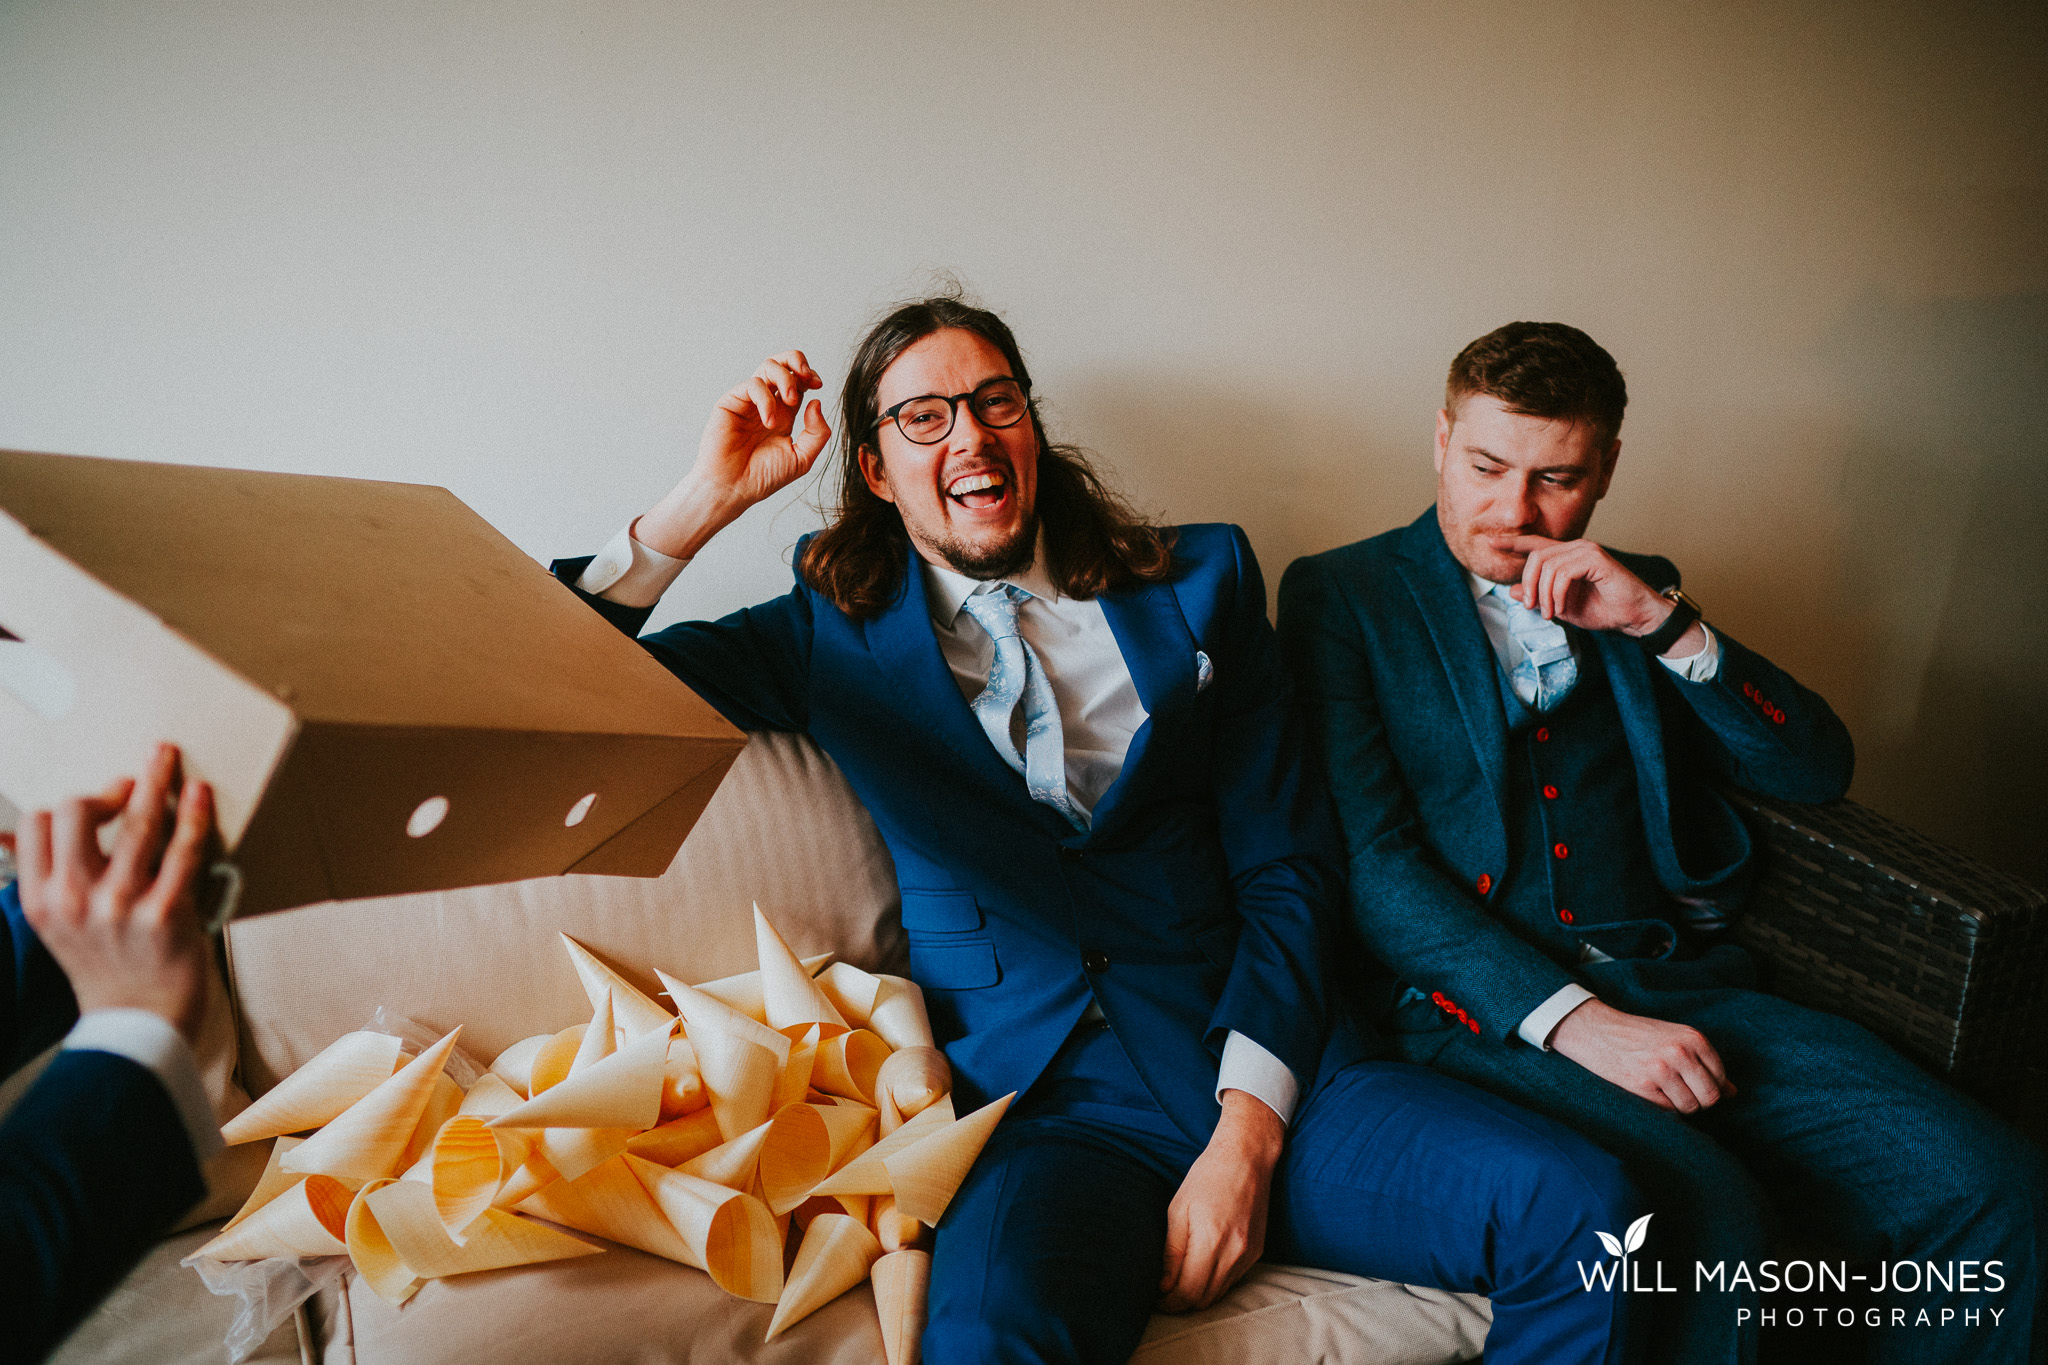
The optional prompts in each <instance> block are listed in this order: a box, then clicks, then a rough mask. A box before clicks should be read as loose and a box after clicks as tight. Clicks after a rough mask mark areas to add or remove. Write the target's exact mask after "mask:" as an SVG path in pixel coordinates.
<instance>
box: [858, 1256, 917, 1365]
mask: <svg viewBox="0 0 2048 1365" xmlns="http://www.w3.org/2000/svg"><path fill="white" fill-rule="evenodd" d="M868 1278H869V1279H870V1280H871V1281H873V1283H874V1287H875V1311H876V1313H878V1314H879V1315H880V1316H881V1319H882V1353H883V1354H884V1355H885V1356H887V1357H888V1361H889V1365H918V1360H919V1359H920V1358H921V1356H922V1345H923V1339H924V1325H925V1318H926V1315H927V1313H928V1311H929V1309H930V1307H931V1290H932V1256H931V1253H930V1252H928V1251H892V1252H890V1253H888V1254H887V1255H885V1256H883V1257H882V1258H881V1259H880V1260H877V1261H876V1262H875V1265H874V1269H872V1270H870V1271H869V1272H868Z"/></svg>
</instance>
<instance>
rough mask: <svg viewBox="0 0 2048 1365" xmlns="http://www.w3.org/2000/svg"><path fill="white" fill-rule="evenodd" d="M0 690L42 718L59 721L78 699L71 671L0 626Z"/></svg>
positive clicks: (67, 713) (75, 682) (69, 711)
mask: <svg viewBox="0 0 2048 1365" xmlns="http://www.w3.org/2000/svg"><path fill="white" fill-rule="evenodd" d="M0 689H4V690H5V691H6V692H7V693H8V694H9V695H10V696H12V697H13V698H14V699H15V700H16V701H19V702H20V703H21V704H22V705H23V706H26V707H27V708H28V709H29V710H31V711H33V712H35V713H36V714H37V715H39V716H41V717H42V718H43V719H44V720H62V719H63V718H64V717H65V716H67V715H69V714H70V713H71V707H72V705H73V704H74V703H75V702H76V701H77V700H78V680H77V679H76V678H74V677H72V676H71V670H70V669H68V668H66V667H65V666H64V665H63V664H61V663H59V662H58V661H57V660H56V659H54V658H52V657H50V656H49V655H48V654H45V653H43V651H41V650H40V649H37V648H36V647H35V646H34V645H32V644H30V643H29V642H28V641H26V640H24V639H22V638H21V637H20V636H19V635H16V634H15V633H14V632H13V631H11V630H9V629H7V628H6V627H5V626H0Z"/></svg>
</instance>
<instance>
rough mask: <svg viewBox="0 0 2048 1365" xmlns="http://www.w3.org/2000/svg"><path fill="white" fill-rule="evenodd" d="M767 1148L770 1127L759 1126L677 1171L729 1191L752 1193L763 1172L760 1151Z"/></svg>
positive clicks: (765, 1125) (692, 1159)
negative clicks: (761, 1171) (747, 1191)
mask: <svg viewBox="0 0 2048 1365" xmlns="http://www.w3.org/2000/svg"><path fill="white" fill-rule="evenodd" d="M767 1145H768V1125H767V1124H766V1123H762V1124H760V1125H759V1126H758V1127H755V1128H751V1129H749V1130H748V1131H746V1132H744V1133H741V1134H740V1135H739V1136H738V1137H736V1138H734V1139H732V1141H730V1142H722V1143H720V1144H719V1145H718V1146H716V1147H713V1148H712V1149H711V1150H710V1151H708V1152H706V1153H704V1154H703V1155H702V1156H696V1157H692V1158H690V1159H689V1160H688V1161H685V1162H684V1163H682V1165H680V1166H679V1167H677V1168H676V1169H678V1170H680V1171H682V1172H684V1173H685V1174H687V1175H694V1176H697V1177H699V1178H701V1179H704V1180H709V1181H711V1182H712V1183H713V1184H717V1185H723V1186H725V1187H726V1188H727V1189H733V1190H745V1189H751V1188H752V1187H753V1185H754V1181H755V1179H756V1178H757V1177H758V1176H759V1174H760V1170H761V1151H762V1149H763V1148H764V1147H766V1146H767Z"/></svg>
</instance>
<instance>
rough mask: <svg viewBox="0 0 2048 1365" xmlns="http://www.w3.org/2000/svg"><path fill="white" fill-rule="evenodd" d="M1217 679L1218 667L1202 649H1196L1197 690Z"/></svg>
mask: <svg viewBox="0 0 2048 1365" xmlns="http://www.w3.org/2000/svg"><path fill="white" fill-rule="evenodd" d="M1215 680H1216V668H1215V666H1214V665H1213V664H1211V663H1210V662H1209V656H1208V655H1207V654H1204V653H1203V652H1202V651H1201V650H1199V649H1198V650H1196V651H1195V691H1197V692H1199V691H1201V690H1202V689H1203V688H1205V687H1207V686H1208V685H1209V684H1210V683H1212V682H1214V681H1215Z"/></svg>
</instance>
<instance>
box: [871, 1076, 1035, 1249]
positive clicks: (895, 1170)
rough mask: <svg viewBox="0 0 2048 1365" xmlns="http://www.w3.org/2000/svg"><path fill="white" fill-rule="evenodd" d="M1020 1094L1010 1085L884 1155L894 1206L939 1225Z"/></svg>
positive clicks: (919, 1219) (919, 1218) (921, 1219)
mask: <svg viewBox="0 0 2048 1365" xmlns="http://www.w3.org/2000/svg"><path fill="white" fill-rule="evenodd" d="M1016 1098H1017V1095H1016V1092H1015V1091H1012V1092H1010V1093H1009V1094H1007V1095H1005V1096H1003V1097H1002V1098H1001V1099H999V1100H993V1101H991V1102H989V1103H988V1104H985V1105H983V1106H982V1107H981V1108H979V1109H977V1110H975V1111H974V1112H973V1113H971V1114H969V1115H967V1116H966V1117H965V1118H963V1119H960V1120H958V1121H957V1122H954V1123H949V1124H947V1125H946V1126H945V1127H943V1128H940V1129H938V1130H937V1131H936V1132H934V1133H932V1134H931V1135H930V1136H928V1137H924V1138H920V1139H919V1140H918V1141H916V1142H913V1143H911V1144H910V1145H909V1146H908V1147H905V1148H903V1149H902V1150H901V1151H897V1152H893V1153H891V1154H890V1155H888V1156H886V1157H884V1158H883V1159H882V1166H883V1168H884V1169H886V1170H887V1171H888V1172H889V1184H890V1185H891V1186H892V1187H893V1188H894V1191H895V1194H896V1207H897V1208H899V1209H901V1210H902V1211H903V1212H904V1213H907V1214H909V1215H910V1216H911V1217H912V1218H915V1219H917V1220H918V1221H919V1222H920V1223H927V1224H930V1225H931V1226H933V1227H936V1226H938V1222H939V1217H940V1215H942V1214H944V1213H945V1211H946V1205H947V1204H949V1203H951V1202H952V1200H953V1195H954V1193H955V1192H956V1191H958V1190H959V1188H960V1182H961V1181H963V1180H965V1179H966V1178H967V1171H968V1168H969V1167H971V1166H972V1165H974V1159H975V1158H976V1157H978V1156H980V1155H981V1149H982V1147H983V1145H984V1144H986V1143H987V1142H988V1139H989V1135H990V1134H991V1133H993V1132H995V1130H996V1124H997V1123H998V1122H999V1121H1000V1120H1001V1119H1002V1117H1003V1113H1004V1111H1006V1110H1007V1109H1009V1107H1010V1101H1011V1100H1014V1099H1016ZM926 1112H930V1111H926ZM909 1126H910V1125H909V1124H905V1125H904V1126H903V1127H902V1128H899V1129H897V1130H896V1131H897V1132H899V1133H901V1132H904V1131H906V1130H907V1129H908V1128H909Z"/></svg>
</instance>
